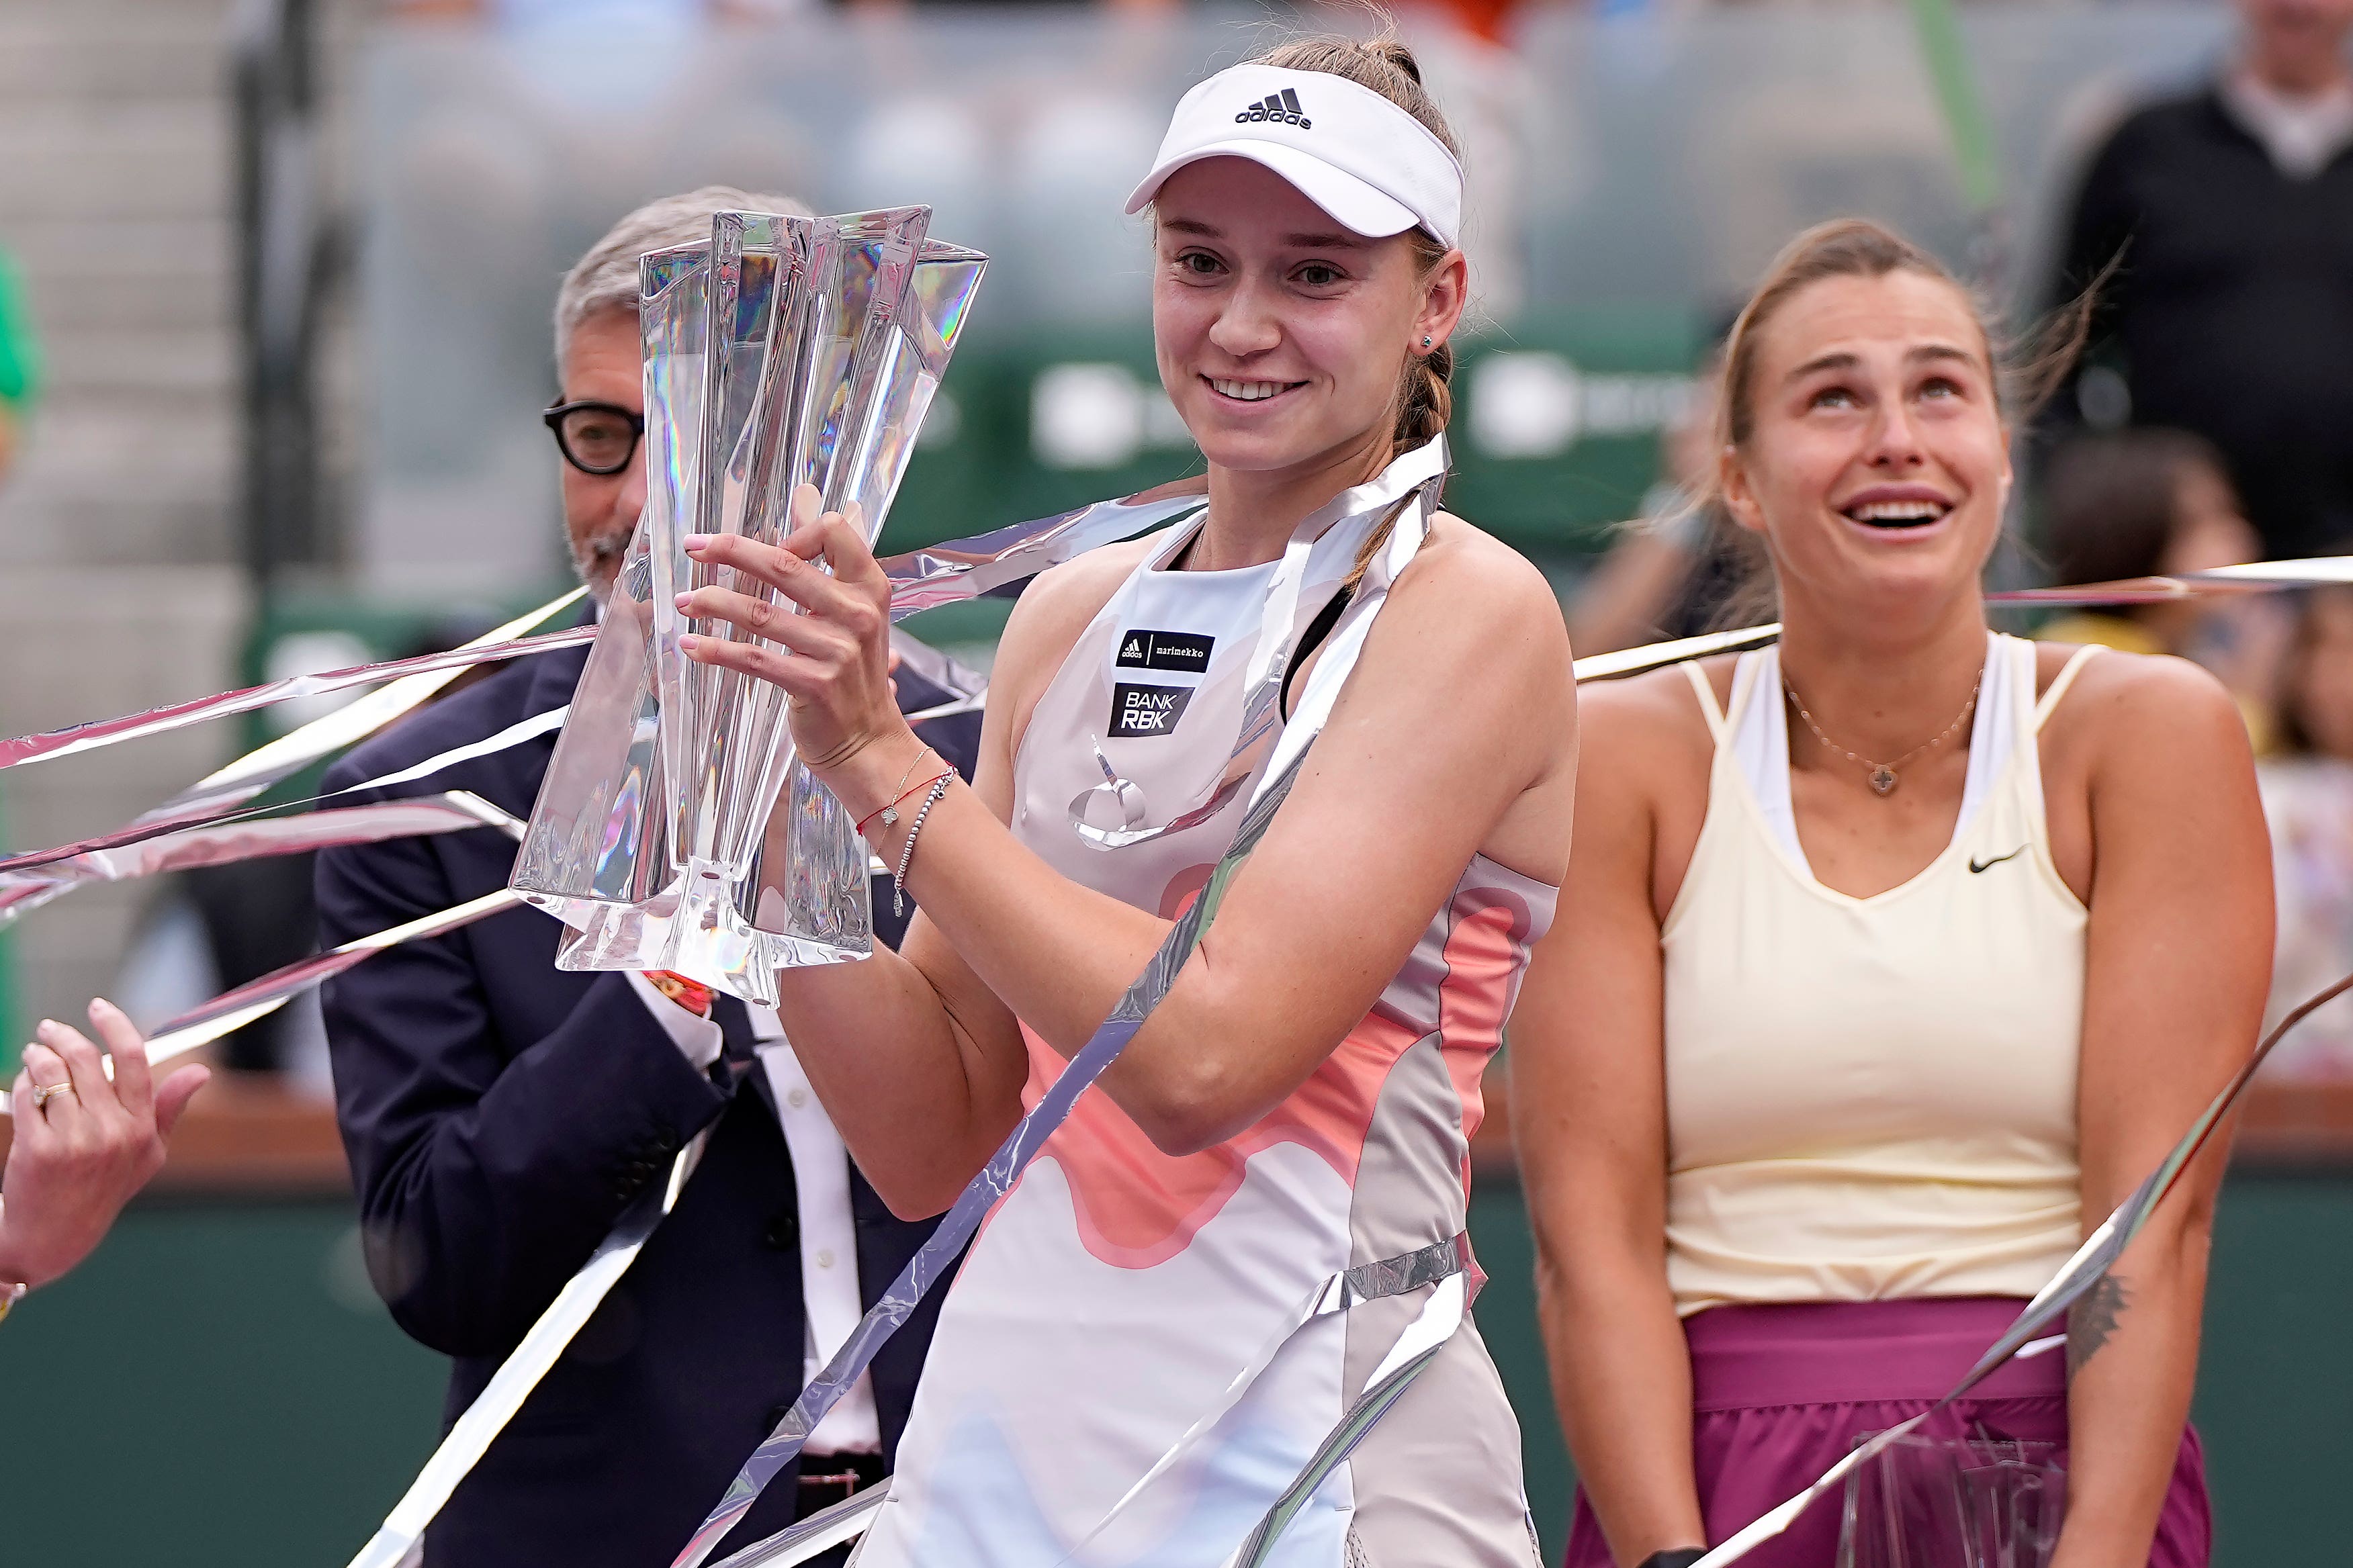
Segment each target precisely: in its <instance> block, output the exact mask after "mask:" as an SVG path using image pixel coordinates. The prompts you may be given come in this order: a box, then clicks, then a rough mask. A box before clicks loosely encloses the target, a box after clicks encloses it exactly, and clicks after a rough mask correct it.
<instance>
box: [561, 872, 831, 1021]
mask: <svg viewBox="0 0 2353 1568" xmlns="http://www.w3.org/2000/svg"><path fill="white" fill-rule="evenodd" d="M698 888H699V890H697V889H698ZM523 898H524V900H525V901H526V902H528V903H530V904H531V905H532V906H533V907H534V908H536V909H540V910H545V911H546V912H547V913H549V914H552V915H554V917H555V918H556V919H558V920H560V921H563V922H564V924H565V928H566V930H565V938H564V942H563V945H562V946H561V947H559V948H558V949H557V950H556V955H555V967H557V968H558V969H570V970H604V969H640V970H642V969H667V970H669V971H670V972H671V973H676V974H683V975H685V976H686V977H687V978H688V979H689V980H699V981H701V982H702V984H705V985H708V986H711V987H712V989H713V990H718V991H724V992H726V993H727V994H729V995H731V996H739V997H742V998H743V999H744V1001H746V1002H750V1003H754V1004H755V1005H759V1006H763V1007H773V1006H775V1005H776V974H777V973H778V972H779V971H781V970H786V969H803V968H807V967H810V966H812V965H815V964H821V963H856V962H858V961H859V960H860V959H862V958H869V957H871V956H872V955H873V952H874V943H873V938H872V936H871V932H870V931H858V932H856V933H854V934H850V933H845V934H844V935H843V936H841V937H839V938H837V939H834V940H830V941H819V940H816V939H813V938H809V937H806V936H792V935H787V934H786V933H784V932H780V931H762V930H760V929H759V928H757V927H756V926H754V925H753V924H752V923H751V922H749V921H746V920H744V917H743V916H742V915H741V914H740V913H738V912H737V910H736V909H735V905H734V900H733V898H732V897H731V889H729V887H728V885H727V884H726V883H725V882H724V881H722V880H720V879H718V878H716V877H715V876H713V875H712V874H710V873H708V872H706V873H704V874H702V875H701V876H697V875H696V874H695V873H693V872H691V871H690V872H688V873H686V874H684V875H681V876H680V877H679V878H678V879H676V880H675V881H673V882H671V883H670V886H668V887H667V888H664V889H662V890H661V891H660V892H659V893H657V894H656V895H655V896H654V897H652V898H650V899H647V900H642V901H640V902H635V903H607V902H605V901H603V900H596V899H582V898H565V897H562V896H558V895H550V894H546V893H532V892H525V893H524V894H523Z"/></svg>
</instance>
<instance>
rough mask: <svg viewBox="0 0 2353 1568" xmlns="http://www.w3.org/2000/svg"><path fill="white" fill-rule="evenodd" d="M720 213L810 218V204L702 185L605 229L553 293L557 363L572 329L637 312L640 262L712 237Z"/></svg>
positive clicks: (643, 208) (651, 204)
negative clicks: (601, 316) (607, 313)
mask: <svg viewBox="0 0 2353 1568" xmlns="http://www.w3.org/2000/svg"><path fill="white" fill-rule="evenodd" d="M723 212H754V213H778V214H782V215H784V216H787V217H812V216H816V215H815V214H813V213H812V212H810V211H809V207H808V204H807V203H806V202H803V201H799V200H797V199H796V198H794V197H792V196H777V195H754V193H752V192H749V191H739V190H737V189H736V188H735V187H734V186H733V185H705V186H703V187H702V189H701V190H699V191H689V192H687V193H686V194H685V195H679V196H664V197H662V198H661V199H660V200H659V201H651V202H648V203H647V204H646V205H643V206H641V207H639V208H638V210H637V211H635V212H633V213H631V214H630V215H629V216H627V217H625V218H623V219H622V220H621V221H620V222H618V223H617V224H615V225H614V226H612V227H611V228H610V229H608V230H607V231H606V234H605V237H604V238H602V239H600V240H598V241H597V242H596V244H594V245H592V246H590V247H588V254H587V255H586V256H583V257H582V258H580V259H579V260H578V261H577V262H575V263H574V264H573V268H572V270H571V271H569V272H567V273H565V275H564V287H563V288H561V289H557V290H556V292H555V363H556V364H557V366H558V367H559V368H561V367H562V365H563V363H564V356H565V353H566V352H567V351H568V350H569V349H570V348H571V346H572V331H573V329H574V328H575V327H577V326H579V324H580V323H581V322H582V321H586V320H587V319H588V318H589V317H591V316H593V315H595V314H596V313H597V312H598V311H600V310H627V311H628V313H629V314H630V315H632V316H635V315H636V314H637V313H638V257H640V256H643V255H644V254H645V253H646V252H647V251H649V250H667V249H669V248H670V247H672V246H674V245H692V244H693V243H695V242H696V241H697V240H706V239H709V238H710V237H711V216H712V214H713V213H723Z"/></svg>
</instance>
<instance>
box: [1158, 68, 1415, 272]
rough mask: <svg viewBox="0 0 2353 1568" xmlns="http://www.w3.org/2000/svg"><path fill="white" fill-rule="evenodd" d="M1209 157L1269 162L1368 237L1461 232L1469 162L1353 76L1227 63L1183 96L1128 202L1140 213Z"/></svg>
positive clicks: (1349, 227) (1341, 221) (1337, 218)
mask: <svg viewBox="0 0 2353 1568" xmlns="http://www.w3.org/2000/svg"><path fill="white" fill-rule="evenodd" d="M1204 158H1248V159H1249V160H1250V162H1251V163H1260V164H1263V165H1264V166H1265V167H1267V168H1269V169H1271V170H1273V171H1274V172H1275V173H1276V174H1280V175H1282V177H1283V178H1284V179H1286V180H1288V181H1290V182H1291V184H1293V186H1295V187H1296V188H1297V189H1298V191H1299V194H1300V195H1303V196H1305V197H1306V198H1307V199H1308V200H1309V201H1311V202H1314V204H1315V205H1317V206H1319V207H1322V208H1323V209H1324V211H1325V212H1326V213H1328V214H1330V215H1331V216H1332V217H1333V218H1334V219H1335V221H1337V222H1338V223H1339V224H1340V226H1342V227H1344V228H1345V229H1347V230H1348V231H1349V232H1350V233H1351V234H1361V235H1363V236H1364V237H1366V238H1367V239H1382V238H1386V237H1388V236H1389V235H1392V234H1403V233H1404V232H1405V231H1406V230H1407V229H1409V228H1413V227H1415V226H1419V227H1422V228H1426V229H1428V230H1429V231H1430V233H1431V234H1432V235H1434V236H1436V237H1437V238H1438V240H1439V242H1440V244H1442V245H1445V246H1448V247H1452V246H1453V245H1455V244H1457V243H1458V242H1459V241H1460V240H1461V237H1462V165H1461V163H1459V162H1457V161H1456V159H1455V156H1454V154H1453V153H1450V152H1448V151H1447V150H1446V144H1445V143H1444V142H1440V140H1439V139H1438V138H1437V137H1435V136H1433V135H1431V134H1430V129H1429V127H1427V126H1425V125H1424V124H1422V122H1421V121H1419V120H1416V119H1415V118H1414V117H1413V116H1412V115H1410V114H1408V113H1407V112H1406V111H1405V110H1402V109H1400V108H1398V106H1397V105H1396V104H1394V103H1392V102H1390V101H1389V100H1388V99H1386V98H1384V97H1382V96H1381V95H1380V94H1379V93H1377V92H1375V91H1374V90H1373V89H1370V88H1368V87H1359V86H1357V85H1356V83H1355V82H1353V81H1350V80H1348V79H1346V78H1345V77H1336V76H1331V75H1327V74H1326V73H1324V72H1323V71H1303V70H1286V69H1284V68H1282V67H1279V66H1261V65H1247V66H1235V67H1233V68H1230V69H1229V70H1221V71H1219V73H1218V74H1217V75H1215V76H1213V77H1211V78H1210V79H1208V80H1207V81H1205V82H1202V83H1201V84H1199V85H1198V86H1197V87H1196V88H1194V89H1193V90H1192V91H1190V92H1188V93H1187V94H1186V95H1185V96H1184V98H1183V99H1181V100H1178V102H1177V105H1176V117H1175V118H1174V119H1172V120H1171V121H1169V122H1168V134H1167V135H1166V137H1164V138H1162V139H1161V142H1160V154H1159V156H1158V157H1157V158H1155V159H1154V160H1153V163H1152V173H1151V174H1146V175H1145V177H1144V183H1143V184H1140V185H1138V186H1136V187H1135V191H1134V194H1133V195H1130V196H1129V197H1128V198H1127V210H1128V211H1129V212H1131V213H1134V212H1141V211H1142V210H1143V209H1144V206H1145V204H1146V203H1148V202H1150V201H1151V200H1152V198H1153V197H1154V196H1155V195H1159V194H1160V186H1161V184H1162V183H1163V182H1165V181H1166V179H1167V178H1168V176H1169V175H1171V174H1175V173H1176V171H1177V170H1179V169H1181V168H1183V167H1184V166H1185V165H1186V164H1187V163H1199V162H1200V161H1201V160H1202V159H1204Z"/></svg>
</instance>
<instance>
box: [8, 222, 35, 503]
mask: <svg viewBox="0 0 2353 1568" xmlns="http://www.w3.org/2000/svg"><path fill="white" fill-rule="evenodd" d="M40 376H41V355H40V349H39V347H38V345H37V343H35V342H34V341H33V321H32V317H31V316H30V314H29V313H28V312H27V311H26V309H25V290H24V287H23V285H22V284H21V283H20V282H19V281H18V280H17V277H16V263H15V262H14V261H13V260H11V259H10V258H9V257H8V254H7V252H5V251H0V476H5V475H6V473H7V472H8V470H9V468H11V467H13V466H14V465H15V462H16V447H17V445H18V443H19V442H20V441H21V440H22V439H23V433H24V426H25V415H26V411H27V410H28V409H30V408H31V406H32V404H33V397H34V395H35V394H36V393H37V392H38V391H39V390H40Z"/></svg>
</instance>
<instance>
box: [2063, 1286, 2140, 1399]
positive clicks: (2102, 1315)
mask: <svg viewBox="0 0 2353 1568" xmlns="http://www.w3.org/2000/svg"><path fill="white" fill-rule="evenodd" d="M2131 1301H2132V1293H2131V1292H2130V1291H2129V1290H2128V1289H2126V1287H2125V1282H2124V1281H2123V1280H2122V1279H2117V1278H2116V1276H2115V1275H2114V1274H2103V1275H2101V1276H2100V1278H2099V1280H2098V1281H2097V1282H2096V1283H2095V1284H2094V1285H2093V1287H2092V1288H2091V1289H2089V1290H2088V1291H2086V1292H2084V1298H2083V1300H2079V1301H2077V1302H2076V1303H2075V1304H2074V1305H2073V1307H2070V1308H2069V1309H2068V1310H2067V1375H2068V1376H2069V1377H2071V1378H2072V1377H2073V1376H2074V1375H2075V1374H2076V1373H2079V1372H2081V1371H2083V1370H2084V1365H2085V1363H2088V1362H2090V1361H2091V1359H2092V1358H2093V1357H2094V1356H2095V1355H2097V1354H2099V1353H2100V1347H2101V1346H2102V1345H2105V1344H2106V1343H2107V1342H2108V1341H2109V1340H2111V1339H2113V1338H2115V1337H2116V1321H2117V1320H2118V1319H2119V1318H2122V1317H2123V1316H2124V1312H2125V1308H2126V1307H2127V1306H2129V1305H2130V1304H2131Z"/></svg>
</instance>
